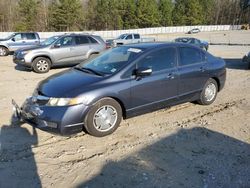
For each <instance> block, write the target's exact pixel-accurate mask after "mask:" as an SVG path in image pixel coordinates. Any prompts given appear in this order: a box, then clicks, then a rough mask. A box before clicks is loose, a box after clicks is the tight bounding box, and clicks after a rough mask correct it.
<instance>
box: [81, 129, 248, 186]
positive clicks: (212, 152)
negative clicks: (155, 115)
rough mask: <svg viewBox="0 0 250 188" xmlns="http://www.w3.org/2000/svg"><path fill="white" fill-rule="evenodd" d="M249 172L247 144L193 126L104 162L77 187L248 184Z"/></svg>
mask: <svg viewBox="0 0 250 188" xmlns="http://www.w3.org/2000/svg"><path fill="white" fill-rule="evenodd" d="M121 155H122V154H121ZM249 174H250V145H249V144H247V143H245V142H242V141H240V140H237V139H235V138H232V137H229V136H227V135H224V134H221V133H218V132H214V131H211V130H209V129H206V128H192V129H181V130H180V131H178V132H177V133H176V134H173V135H170V136H168V137H166V138H163V139H161V140H160V141H158V142H156V143H154V144H152V145H149V146H148V147H146V148H143V149H141V150H140V151H138V152H136V153H134V154H132V155H130V156H128V157H127V158H125V159H123V160H120V161H118V162H117V161H110V162H107V164H106V165H105V166H104V167H103V168H102V170H101V171H100V173H99V174H97V175H96V176H95V177H93V178H92V179H90V180H88V181H86V182H83V183H81V184H79V185H78V186H77V187H79V188H80V187H88V188H95V187H109V188H113V187H138V188H139V187H140V188H141V187H143V188H151V187H164V188H165V187H175V188H178V187H180V188H181V187H195V188H196V187H197V188H198V187H203V188H209V187H228V188H231V187H232V188H233V187H249V185H250V175H249Z"/></svg>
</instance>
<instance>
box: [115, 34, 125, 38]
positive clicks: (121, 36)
mask: <svg viewBox="0 0 250 188" xmlns="http://www.w3.org/2000/svg"><path fill="white" fill-rule="evenodd" d="M126 36H127V35H126V34H122V35H120V36H119V37H118V38H117V39H124V38H125V37H126Z"/></svg>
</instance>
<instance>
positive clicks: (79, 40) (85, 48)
mask: <svg viewBox="0 0 250 188" xmlns="http://www.w3.org/2000/svg"><path fill="white" fill-rule="evenodd" d="M89 50H90V45H89V39H88V37H87V36H80V35H79V36H75V46H73V47H71V52H72V53H73V54H74V56H75V60H76V61H77V62H78V63H80V62H82V61H84V60H85V59H87V58H88V52H89Z"/></svg>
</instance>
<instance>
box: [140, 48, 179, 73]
mask: <svg viewBox="0 0 250 188" xmlns="http://www.w3.org/2000/svg"><path fill="white" fill-rule="evenodd" d="M175 62H176V50H175V48H164V49H159V50H157V51H154V52H151V53H150V54H148V55H147V56H146V57H145V58H143V59H142V60H140V61H139V63H138V64H137V67H138V68H139V67H144V68H151V69H152V70H153V72H155V71H161V70H165V69H169V68H173V67H174V66H175Z"/></svg>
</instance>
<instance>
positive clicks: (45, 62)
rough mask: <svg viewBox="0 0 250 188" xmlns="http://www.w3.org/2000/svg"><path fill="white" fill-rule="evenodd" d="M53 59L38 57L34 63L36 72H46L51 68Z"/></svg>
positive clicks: (33, 66)
mask: <svg viewBox="0 0 250 188" xmlns="http://www.w3.org/2000/svg"><path fill="white" fill-rule="evenodd" d="M50 67H51V61H50V60H49V59H48V58H45V57H38V58H36V59H35V60H34V61H33V63H32V68H33V70H34V71H35V72H36V73H46V72H48V71H49V70H50Z"/></svg>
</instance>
